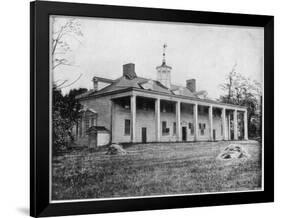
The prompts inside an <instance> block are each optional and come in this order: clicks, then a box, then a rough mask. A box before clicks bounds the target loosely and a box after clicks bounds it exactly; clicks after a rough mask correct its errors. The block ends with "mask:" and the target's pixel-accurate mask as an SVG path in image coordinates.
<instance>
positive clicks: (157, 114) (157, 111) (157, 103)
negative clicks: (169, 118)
mask: <svg viewBox="0 0 281 218" xmlns="http://www.w3.org/2000/svg"><path fill="white" fill-rule="evenodd" d="M155 126H156V128H155V133H156V141H157V142H160V133H161V126H160V99H159V98H157V99H156V100H155Z"/></svg>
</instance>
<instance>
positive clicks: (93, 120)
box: [91, 116, 97, 126]
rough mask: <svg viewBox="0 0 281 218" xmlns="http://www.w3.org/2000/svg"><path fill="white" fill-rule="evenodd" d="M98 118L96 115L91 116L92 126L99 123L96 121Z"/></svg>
mask: <svg viewBox="0 0 281 218" xmlns="http://www.w3.org/2000/svg"><path fill="white" fill-rule="evenodd" d="M96 121H97V120H96V118H95V117H94V116H91V126H96V125H97V123H96Z"/></svg>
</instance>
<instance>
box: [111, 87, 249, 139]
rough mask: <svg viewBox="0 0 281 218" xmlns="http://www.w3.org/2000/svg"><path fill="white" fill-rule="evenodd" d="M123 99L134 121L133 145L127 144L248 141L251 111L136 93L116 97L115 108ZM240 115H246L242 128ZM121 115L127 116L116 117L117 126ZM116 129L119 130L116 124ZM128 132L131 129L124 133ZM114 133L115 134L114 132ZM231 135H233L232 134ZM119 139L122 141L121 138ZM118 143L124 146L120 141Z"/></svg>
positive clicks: (113, 100)
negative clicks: (117, 119) (117, 102)
mask: <svg viewBox="0 0 281 218" xmlns="http://www.w3.org/2000/svg"><path fill="white" fill-rule="evenodd" d="M122 98H123V99H127V100H126V101H127V102H128V103H127V106H125V107H127V111H126V112H124V111H123V113H125V114H127V118H126V119H129V120H130V127H129V128H130V137H129V141H128V139H126V140H125V142H132V143H136V142H143V141H145V142H146V141H147V142H157V141H158V142H160V141H178V142H181V141H214V140H238V139H245V140H247V139H248V130H247V110H246V108H243V107H240V106H237V107H236V106H234V105H227V104H222V103H217V102H206V101H205V102H200V101H196V100H193V99H187V98H184V97H174V96H173V97H170V96H167V95H166V96H165V95H159V94H155V93H151V92H140V91H134V90H132V91H130V92H127V93H122V94H121V93H120V94H118V95H115V96H112V103H113V104H115V103H114V102H115V99H122ZM238 114H239V115H241V114H243V125H242V127H239V124H238ZM118 115H120V116H121V117H122V116H124V115H122V114H116V113H113V122H114V120H116V119H114V116H118ZM230 117H232V119H230ZM148 118H149V119H148ZM240 121H241V120H240ZM118 123H124V122H122V121H120V122H119V121H118ZM127 123H129V121H127ZM240 123H241V122H240ZM113 125H115V126H116V124H114V123H113ZM126 125H129V124H126ZM118 128H120V125H118ZM125 128H128V127H124V128H123V129H125ZM121 129H122V128H121ZM238 129H240V134H239V136H240V137H238V131H239V130H238ZM112 130H113V132H114V129H112ZM241 131H243V133H241ZM152 132H153V135H152ZM231 132H233V134H230V133H231ZM231 135H233V138H232V137H231ZM119 136H120V137H121V134H119ZM121 138H122V137H121ZM113 140H114V137H113ZM117 141H118V142H121V141H120V138H119V139H118V140H117Z"/></svg>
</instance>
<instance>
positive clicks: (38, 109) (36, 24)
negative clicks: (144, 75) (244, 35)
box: [30, 1, 274, 217]
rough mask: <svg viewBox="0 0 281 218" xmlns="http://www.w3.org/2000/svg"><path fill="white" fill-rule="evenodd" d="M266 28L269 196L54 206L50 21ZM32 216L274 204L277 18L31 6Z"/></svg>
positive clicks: (59, 4)
mask: <svg viewBox="0 0 281 218" xmlns="http://www.w3.org/2000/svg"><path fill="white" fill-rule="evenodd" d="M50 15H66V16H80V17H99V18H118V19H132V20H150V21H169V22H183V23H184V22H188V23H204V24H223V25H236V26H253V27H264V191H251V192H241V193H239V192H238V193H224V194H206V195H187V196H169V197H157V198H139V199H122V200H100V201H85V202H69V203H55V204H53V203H50V202H49V189H50V182H49V181H50V178H49V164H50V162H49V154H50V153H49V152H50V151H49V119H50V113H49V112H50V111H49V87H50V85H49V83H50V81H49V78H50V77H49V16H50ZM30 71H31V74H30V99H31V103H30V114H31V116H30V215H31V216H35V217H37V216H61V215H74V214H91V213H105V212H121V211H140V210H155V209H169V208H186V207H195V206H196V207H200V206H216V205H230V204H247V203H261V202H273V201H274V153H273V152H274V17H273V16H264V15H247V14H232V13H217V12H200V11H186V10H170V9H152V8H140V7H123V6H105V5H94V4H78V3H62V2H45V1H35V2H31V3H30Z"/></svg>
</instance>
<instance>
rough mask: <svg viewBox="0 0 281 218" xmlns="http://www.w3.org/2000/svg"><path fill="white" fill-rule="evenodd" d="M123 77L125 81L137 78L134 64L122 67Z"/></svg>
mask: <svg viewBox="0 0 281 218" xmlns="http://www.w3.org/2000/svg"><path fill="white" fill-rule="evenodd" d="M123 76H124V77H126V79H134V78H136V77H137V74H136V72H135V64H133V63H129V64H124V65H123Z"/></svg>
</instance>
